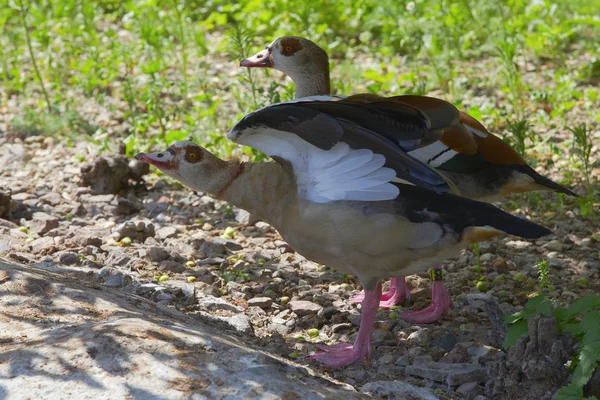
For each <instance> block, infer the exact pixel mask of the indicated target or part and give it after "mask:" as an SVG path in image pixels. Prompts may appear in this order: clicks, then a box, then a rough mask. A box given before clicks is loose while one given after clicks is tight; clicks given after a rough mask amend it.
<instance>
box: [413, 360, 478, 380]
mask: <svg viewBox="0 0 600 400" xmlns="http://www.w3.org/2000/svg"><path fill="white" fill-rule="evenodd" d="M406 374H407V375H412V376H418V377H421V378H426V379H431V380H432V381H436V382H442V383H446V384H448V385H450V386H457V385H462V384H464V383H468V382H478V383H484V382H485V380H486V378H487V374H486V369H485V368H484V367H482V366H479V365H475V364H467V363H454V364H448V363H440V362H428V363H421V364H419V365H409V366H408V367H406Z"/></svg>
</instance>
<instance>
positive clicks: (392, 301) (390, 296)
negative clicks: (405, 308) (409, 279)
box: [350, 276, 410, 308]
mask: <svg viewBox="0 0 600 400" xmlns="http://www.w3.org/2000/svg"><path fill="white" fill-rule="evenodd" d="M364 299H365V294H364V292H362V293H359V294H357V295H355V296H353V297H352V298H350V302H351V303H360V302H362V301H363V300H364ZM405 299H410V290H408V286H406V280H405V279H404V277H403V276H401V277H399V278H392V279H390V289H389V290H387V291H385V292H383V294H382V295H381V302H380V303H379V307H381V308H390V307H391V306H397V305H400V304H402V303H403V302H404V300H405Z"/></svg>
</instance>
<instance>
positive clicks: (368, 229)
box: [136, 97, 549, 367]
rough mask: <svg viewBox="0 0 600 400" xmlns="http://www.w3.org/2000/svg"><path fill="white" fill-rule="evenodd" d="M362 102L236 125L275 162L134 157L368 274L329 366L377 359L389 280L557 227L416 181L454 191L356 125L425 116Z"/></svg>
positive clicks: (392, 103)
mask: <svg viewBox="0 0 600 400" xmlns="http://www.w3.org/2000/svg"><path fill="white" fill-rule="evenodd" d="M358 100H360V97H359V98H358V99H357V98H349V99H346V100H339V101H328V100H321V101H319V100H311V101H300V102H288V103H279V104H275V105H271V106H268V107H265V108H263V109H261V110H258V111H255V112H253V113H251V114H249V115H247V116H246V117H244V118H243V119H242V120H241V121H240V122H238V123H237V124H236V125H235V126H234V127H233V128H232V129H231V131H230V132H229V134H228V138H230V139H231V140H233V141H235V142H237V143H239V144H243V145H247V146H251V147H253V148H255V149H258V150H260V151H262V152H264V153H266V154H268V155H269V156H271V157H272V158H273V159H274V160H275V161H276V162H261V163H252V162H240V161H239V160H237V159H234V160H231V161H223V160H221V159H219V158H217V157H215V156H213V155H212V154H211V153H209V152H208V151H207V150H205V149H204V148H202V147H200V146H198V145H196V144H194V143H192V142H179V143H176V144H174V145H172V146H171V147H169V148H168V149H167V150H166V151H164V152H159V153H149V154H144V153H141V154H138V155H137V156H136V157H137V158H138V159H139V160H141V161H145V162H147V163H150V164H153V165H155V166H156V167H158V168H159V169H160V170H162V171H163V172H164V173H165V174H167V175H169V176H171V177H173V178H175V179H177V180H179V181H180V182H181V183H183V184H184V185H186V186H188V187H190V188H192V189H194V190H197V191H201V192H207V193H210V194H212V195H214V196H216V197H218V198H221V199H223V200H226V201H228V202H229V203H231V204H233V205H235V206H237V207H240V208H243V209H246V210H247V211H249V212H251V213H253V214H256V215H258V216H260V217H261V218H263V219H264V220H265V221H267V222H268V223H269V224H271V225H272V226H273V227H274V228H275V229H277V230H278V231H279V233H280V234H281V235H282V236H283V238H284V239H285V240H286V241H287V242H288V243H289V244H290V245H291V246H292V247H293V248H294V249H295V250H296V251H297V252H298V253H300V254H302V255H304V256H305V257H307V258H309V259H312V260H314V261H316V262H319V263H323V264H326V265H328V266H330V267H333V268H335V269H337V270H338V271H342V272H345V273H349V274H352V275H354V276H356V277H357V278H358V279H359V280H360V282H361V284H362V285H363V287H364V289H365V297H364V300H363V302H362V319H361V325H360V328H359V331H358V336H357V338H356V341H355V342H354V344H348V343H339V344H337V345H335V346H324V345H321V346H319V348H320V349H322V350H324V351H325V352H324V353H319V354H315V355H313V356H311V358H313V359H316V360H319V361H320V362H321V363H322V364H323V365H326V366H330V367H339V366H345V365H349V364H351V363H353V362H356V361H358V360H362V359H364V358H368V356H369V353H370V350H371V334H372V331H373V327H374V321H375V315H376V312H377V308H378V307H379V302H380V300H381V283H380V281H381V280H382V279H384V278H388V277H391V276H398V275H406V274H413V273H416V272H419V271H422V270H423V269H426V268H427V267H428V266H430V265H432V264H434V263H437V262H439V261H440V260H443V259H445V258H447V257H450V256H452V255H454V254H456V252H457V251H459V250H460V249H461V248H463V247H465V246H466V245H468V244H470V243H473V242H476V241H480V240H486V239H489V238H491V237H494V236H496V235H500V234H505V233H508V234H512V235H517V236H521V237H525V238H538V237H541V236H543V235H546V234H548V233H549V231H548V230H547V229H546V228H544V227H541V226H539V225H536V224H534V223H532V222H529V221H527V220H524V219H520V218H517V217H514V216H512V215H510V214H507V213H505V212H503V211H502V210H500V209H498V208H496V207H494V206H492V205H489V204H486V203H481V202H477V201H474V200H469V199H466V198H463V197H459V196H455V195H452V194H449V193H436V192H434V191H431V190H428V189H424V188H422V187H420V186H418V185H420V184H423V185H425V186H430V187H437V188H438V189H440V190H447V189H448V186H447V185H445V184H444V180H443V179H441V178H440V176H439V175H437V174H436V173H435V172H434V171H433V170H430V169H429V167H427V166H425V165H424V164H422V163H420V162H418V161H416V160H414V159H413V158H411V157H410V156H408V155H406V154H405V153H403V152H402V151H400V150H399V146H398V144H397V143H394V142H393V141H391V140H389V139H387V138H385V137H384V136H381V135H379V134H377V133H374V132H372V131H371V130H370V129H369V124H366V125H364V126H363V125H360V124H358V123H357V122H358V120H359V119H360V118H361V117H362V118H365V117H366V114H368V113H370V112H377V111H378V112H382V111H383V110H385V111H386V112H387V114H389V117H390V118H382V119H381V121H379V122H378V125H383V126H388V128H391V127H392V126H396V128H402V129H403V130H404V131H405V132H408V133H409V134H410V135H408V136H412V137H414V138H419V137H424V136H426V135H427V134H428V132H429V129H428V126H430V125H431V121H430V120H429V119H428V117H427V114H426V113H424V112H422V111H421V110H418V109H415V108H414V107H410V106H408V105H406V104H404V103H402V102H399V101H396V100H395V99H382V100H381V101H379V102H376V103H372V107H373V111H372V109H371V108H365V107H364V105H362V104H361V102H360V101H358ZM445 108H446V109H447V110H451V109H452V108H453V107H452V106H451V105H450V104H448V103H446V107H445ZM365 113H366V114H365ZM353 116H355V117H356V119H355V120H353ZM451 122H452V121H449V123H451ZM398 124H400V125H398ZM396 178H399V179H401V180H405V181H411V182H414V183H416V184H417V185H409V184H403V183H397V182H395V179H396Z"/></svg>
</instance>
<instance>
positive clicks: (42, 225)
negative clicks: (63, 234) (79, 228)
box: [29, 212, 58, 235]
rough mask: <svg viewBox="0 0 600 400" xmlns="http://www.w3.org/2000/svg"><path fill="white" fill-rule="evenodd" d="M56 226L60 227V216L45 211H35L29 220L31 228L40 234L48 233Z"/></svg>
mask: <svg viewBox="0 0 600 400" xmlns="http://www.w3.org/2000/svg"><path fill="white" fill-rule="evenodd" d="M55 228H58V218H56V217H53V216H51V215H48V214H46V213H43V212H34V213H33V218H32V220H31V221H30V222H29V229H31V230H32V231H34V232H37V233H38V234H40V235H43V234H45V233H48V232H49V231H51V230H52V229H55Z"/></svg>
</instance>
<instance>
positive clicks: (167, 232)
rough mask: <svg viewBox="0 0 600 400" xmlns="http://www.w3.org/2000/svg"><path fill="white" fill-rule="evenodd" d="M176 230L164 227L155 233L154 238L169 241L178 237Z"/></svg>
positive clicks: (171, 227)
mask: <svg viewBox="0 0 600 400" xmlns="http://www.w3.org/2000/svg"><path fill="white" fill-rule="evenodd" d="M178 234H179V233H178V231H177V228H175V227H173V226H164V227H162V228H160V229H158V230H157V231H156V237H158V238H159V239H163V240H164V239H169V238H172V237H176V236H177V235H178Z"/></svg>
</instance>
